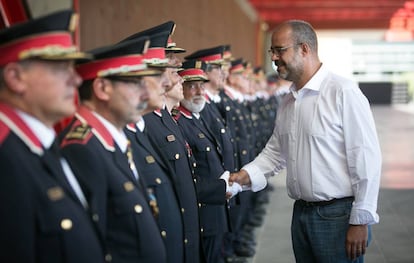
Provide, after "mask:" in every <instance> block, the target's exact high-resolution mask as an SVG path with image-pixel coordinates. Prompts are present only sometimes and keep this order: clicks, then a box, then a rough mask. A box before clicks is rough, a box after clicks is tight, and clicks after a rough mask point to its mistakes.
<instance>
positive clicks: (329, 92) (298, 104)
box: [243, 65, 381, 224]
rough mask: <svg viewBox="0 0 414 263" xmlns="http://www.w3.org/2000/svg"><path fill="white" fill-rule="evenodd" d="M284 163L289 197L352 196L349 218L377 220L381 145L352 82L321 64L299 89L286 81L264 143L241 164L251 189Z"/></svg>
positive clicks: (364, 102)
mask: <svg viewBox="0 0 414 263" xmlns="http://www.w3.org/2000/svg"><path fill="white" fill-rule="evenodd" d="M285 167H286V168H287V178H286V184H287V190H288V195H289V196H290V197H291V198H293V199H295V200H298V199H303V200H305V201H323V200H331V199H333V198H342V197H348V196H354V197H355V201H354V204H353V208H352V211H351V218H350V224H372V223H377V222H378V221H379V217H378V214H377V213H376V209H377V199H378V191H379V184H380V176H381V151H380V147H379V143H378V138H377V133H376V128H375V124H374V119H373V116H372V113H371V110H370V106H369V103H368V100H367V99H366V97H365V96H364V95H363V94H362V92H361V90H360V89H359V88H358V86H357V85H356V84H355V83H353V82H352V81H350V80H348V79H345V78H342V77H340V76H338V75H335V74H333V73H331V72H329V71H328V70H327V69H326V68H325V66H323V65H322V67H321V68H320V69H319V70H318V71H317V73H316V74H315V75H314V76H313V77H312V79H310V80H309V82H308V83H306V85H305V86H304V87H303V88H302V89H300V90H296V89H295V87H293V86H292V87H291V92H290V93H289V94H287V95H286V96H285V97H284V99H283V101H282V103H281V105H280V107H279V108H278V114H277V118H276V126H275V129H274V131H273V134H272V136H271V138H270V139H269V141H268V143H267V145H266V147H265V148H264V149H263V151H262V152H261V153H260V154H259V155H258V156H257V157H256V159H255V160H254V161H252V162H251V163H249V164H247V165H246V166H244V167H243V169H244V170H246V171H247V172H248V174H249V176H250V179H251V181H252V190H256V191H257V190H258V189H259V190H260V189H261V188H263V187H264V186H265V185H266V183H265V181H264V178H265V177H268V176H270V175H273V174H274V173H277V172H279V171H280V170H281V169H283V168H285Z"/></svg>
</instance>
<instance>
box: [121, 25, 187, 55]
mask: <svg viewBox="0 0 414 263" xmlns="http://www.w3.org/2000/svg"><path fill="white" fill-rule="evenodd" d="M175 27H176V25H175V22H174V21H168V22H165V23H162V24H160V25H157V26H154V27H151V28H148V29H145V30H144V31H141V32H138V33H136V34H134V35H132V36H130V37H131V38H135V37H138V36H151V35H154V34H158V33H160V32H164V31H168V32H169V34H168V39H167V43H166V45H165V46H164V47H165V51H166V52H173V53H182V52H185V49H183V48H179V47H177V46H176V44H175V43H174V42H173V41H172V39H171V36H172V35H173V34H174V31H175ZM130 37H128V38H130Z"/></svg>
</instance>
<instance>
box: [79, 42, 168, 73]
mask: <svg viewBox="0 0 414 263" xmlns="http://www.w3.org/2000/svg"><path fill="white" fill-rule="evenodd" d="M148 46H149V38H148V37H141V38H137V39H133V40H129V41H125V42H122V43H118V44H115V45H111V46H105V47H101V48H97V49H94V50H91V51H89V52H90V53H91V54H92V55H93V56H94V58H95V59H94V60H93V61H90V62H86V63H81V64H78V65H77V66H76V70H77V71H78V73H79V75H81V77H82V78H83V80H90V79H95V78H97V77H110V76H124V77H129V76H130V77H138V76H152V75H160V74H162V71H159V70H156V69H148V68H147V65H146V64H145V63H144V61H143V59H144V56H143V54H145V53H146V52H147V49H148Z"/></svg>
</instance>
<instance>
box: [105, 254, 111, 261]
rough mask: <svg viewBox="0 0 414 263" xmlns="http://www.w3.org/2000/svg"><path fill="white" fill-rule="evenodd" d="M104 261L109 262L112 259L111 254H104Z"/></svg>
mask: <svg viewBox="0 0 414 263" xmlns="http://www.w3.org/2000/svg"><path fill="white" fill-rule="evenodd" d="M105 261H106V262H111V261H112V255H111V254H106V255H105Z"/></svg>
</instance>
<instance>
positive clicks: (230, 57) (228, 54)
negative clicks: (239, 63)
mask: <svg viewBox="0 0 414 263" xmlns="http://www.w3.org/2000/svg"><path fill="white" fill-rule="evenodd" d="M223 47H224V51H223V59H224V60H226V61H231V60H234V57H233V55H232V54H231V46H230V45H223Z"/></svg>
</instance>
